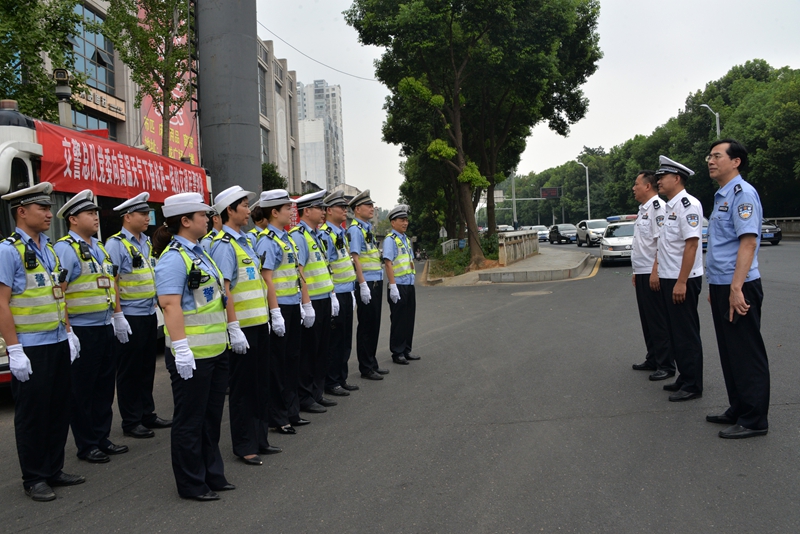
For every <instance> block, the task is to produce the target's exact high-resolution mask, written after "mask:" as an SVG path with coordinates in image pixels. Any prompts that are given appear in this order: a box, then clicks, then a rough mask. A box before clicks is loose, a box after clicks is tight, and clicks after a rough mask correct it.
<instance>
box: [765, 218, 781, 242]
mask: <svg viewBox="0 0 800 534" xmlns="http://www.w3.org/2000/svg"><path fill="white" fill-rule="evenodd" d="M782 238H783V232H781V229H780V228H779V227H778V225H776V224H772V223H771V222H769V221H768V220H766V219H764V220H763V221H761V242H762V243H763V242H764V241H769V242H770V243H772V244H773V245H777V244H778V243H780V242H781V239H782Z"/></svg>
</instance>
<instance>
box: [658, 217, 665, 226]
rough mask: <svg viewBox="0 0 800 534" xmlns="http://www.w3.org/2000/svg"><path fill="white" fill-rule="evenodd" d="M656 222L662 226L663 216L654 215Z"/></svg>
mask: <svg viewBox="0 0 800 534" xmlns="http://www.w3.org/2000/svg"><path fill="white" fill-rule="evenodd" d="M656 224H657V225H659V226H664V216H663V215H659V216H657V217H656Z"/></svg>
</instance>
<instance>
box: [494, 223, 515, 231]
mask: <svg viewBox="0 0 800 534" xmlns="http://www.w3.org/2000/svg"><path fill="white" fill-rule="evenodd" d="M513 231H514V227H513V226H511V225H510V224H498V225H497V232H498V233H500V232H513Z"/></svg>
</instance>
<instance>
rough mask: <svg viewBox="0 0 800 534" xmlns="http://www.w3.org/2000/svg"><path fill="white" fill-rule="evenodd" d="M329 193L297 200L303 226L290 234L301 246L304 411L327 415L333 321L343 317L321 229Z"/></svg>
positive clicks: (301, 389) (332, 403)
mask: <svg viewBox="0 0 800 534" xmlns="http://www.w3.org/2000/svg"><path fill="white" fill-rule="evenodd" d="M325 194H326V191H325V190H324V189H323V190H322V191H317V192H315V193H309V194H307V195H304V196H302V197H300V198H298V199H297V210H298V212H299V213H300V223H299V224H298V225H297V226H295V227H294V228H292V229H291V230H290V231H289V235H290V236H291V238H292V240H293V241H294V242H295V245H297V262H298V266H299V269H300V277H301V280H302V281H303V285H302V288H301V291H302V297H303V302H302V304H301V308H300V309H301V312H302V316H303V327H304V328H303V330H302V335H301V339H300V380H299V388H298V395H299V396H300V410H301V411H304V412H309V413H324V412H326V411H327V408H328V407H331V406H336V404H337V403H336V401H333V400H330V399H326V398H325V397H323V396H322V393H323V391H324V389H325V376H326V375H327V374H328V342H329V340H330V335H331V317H332V316H334V317H335V316H336V315H338V314H339V301H338V300H337V298H336V293H334V292H333V280H332V279H331V272H330V267H329V266H328V258H327V257H326V256H325V249H324V247H323V246H322V243H321V242H320V240H319V237H318V232H319V230H318V229H317V227H318V226H319V225H320V224H321V223H322V220H323V217H324V215H325V211H324V207H323V203H322V200H323V198H324V197H325Z"/></svg>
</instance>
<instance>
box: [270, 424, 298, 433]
mask: <svg viewBox="0 0 800 534" xmlns="http://www.w3.org/2000/svg"><path fill="white" fill-rule="evenodd" d="M275 432H277V433H278V434H286V435H287V436H291V435H294V434H297V430H295V429H294V428H293V427H292V425H286V426H279V427H277V428H276V429H275Z"/></svg>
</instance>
